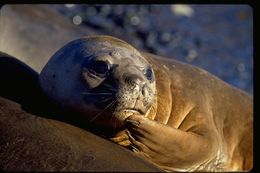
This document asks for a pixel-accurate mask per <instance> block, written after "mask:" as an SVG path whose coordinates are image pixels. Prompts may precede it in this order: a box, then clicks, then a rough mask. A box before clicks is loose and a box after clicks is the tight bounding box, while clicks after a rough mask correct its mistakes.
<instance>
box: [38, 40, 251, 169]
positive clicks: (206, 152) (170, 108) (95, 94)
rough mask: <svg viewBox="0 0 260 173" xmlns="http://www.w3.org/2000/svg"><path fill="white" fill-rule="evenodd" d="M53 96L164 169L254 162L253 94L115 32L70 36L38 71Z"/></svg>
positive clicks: (231, 166)
mask: <svg viewBox="0 0 260 173" xmlns="http://www.w3.org/2000/svg"><path fill="white" fill-rule="evenodd" d="M39 81H40V84H41V86H42V88H43V90H44V91H45V92H46V93H47V95H48V96H50V97H51V98H52V99H54V100H56V101H57V102H58V103H60V104H61V105H63V107H64V108H69V109H71V110H74V111H75V112H79V113H80V114H81V116H82V117H85V119H86V122H87V121H88V122H91V123H93V124H95V125H96V126H98V127H100V128H103V129H106V130H107V131H109V132H111V134H110V135H112V136H110V137H111V138H110V139H111V140H112V141H114V142H116V143H118V144H120V145H122V146H126V147H129V148H131V149H132V150H133V151H134V152H136V154H137V155H139V156H141V157H143V158H146V159H147V160H149V161H151V162H152V163H154V164H155V165H157V166H159V167H161V168H162V169H164V170H166V171H234V170H250V169H251V168H252V154H253V152H252V148H253V146H252V138H253V137H252V136H253V134H252V133H253V129H252V122H253V116H252V114H253V113H252V110H253V103H252V97H251V96H249V95H247V94H246V93H245V92H243V91H241V90H239V89H236V88H234V87H232V86H230V85H228V84H227V83H225V82H223V81H222V80H220V79H219V78H217V77H215V76H214V75H212V74H210V73H208V72H206V71H204V70H202V69H200V68H197V67H194V66H191V65H188V64H184V63H180V62H178V61H175V60H170V59H165V58H163V57H159V56H156V55H153V54H149V53H144V52H139V51H137V50H136V49H135V48H133V47H132V46H131V45H129V44H127V43H126V42H124V41H122V40H119V39H116V38H114V37H109V36H92V37H85V38H82V39H78V40H75V41H72V42H70V43H68V44H67V45H65V46H64V47H63V48H61V49H60V50H59V51H58V52H57V53H55V54H54V55H53V57H52V58H51V60H50V61H49V62H48V63H47V65H46V66H45V67H44V69H43V70H42V72H41V74H40V78H39Z"/></svg>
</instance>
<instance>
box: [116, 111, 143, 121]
mask: <svg viewBox="0 0 260 173" xmlns="http://www.w3.org/2000/svg"><path fill="white" fill-rule="evenodd" d="M131 115H139V116H144V115H145V113H144V112H143V111H142V110H140V109H133V108H127V109H126V108H125V109H120V110H118V111H116V117H117V119H118V120H119V121H122V122H123V121H124V120H125V119H126V118H128V117H129V116H131Z"/></svg>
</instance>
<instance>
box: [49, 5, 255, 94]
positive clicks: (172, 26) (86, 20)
mask: <svg viewBox="0 0 260 173" xmlns="http://www.w3.org/2000/svg"><path fill="white" fill-rule="evenodd" d="M50 8H56V9H57V10H58V11H59V12H60V13H61V14H62V15H67V16H68V17H69V18H71V19H72V21H73V23H74V24H75V25H79V24H80V25H81V26H85V27H92V28H94V29H96V30H97V32H99V33H101V34H103V33H111V34H110V35H114V36H117V37H120V38H123V39H124V40H126V41H128V42H132V43H133V44H135V45H134V46H135V47H137V48H139V49H142V50H144V51H148V52H151V53H159V54H161V55H162V54H163V55H164V56H167V57H175V58H176V59H177V60H180V61H183V62H188V63H191V64H194V65H197V66H199V67H202V68H204V69H205V70H207V71H209V72H211V73H213V74H215V75H217V76H218V77H220V78H222V79H223V80H225V81H226V82H228V83H230V84H232V85H234V86H237V87H239V88H241V89H243V90H245V91H247V92H249V93H253V33H252V32H253V11H252V9H251V8H250V7H248V6H247V5H186V4H185V5H184V4H175V5H112V4H109V5H107V4H104V5H84V4H65V5H54V6H52V5H50ZM79 14H80V15H79ZM205 14H206V15H205ZM241 33H243V34H241ZM198 57H199V58H198ZM236 62H239V63H236Z"/></svg>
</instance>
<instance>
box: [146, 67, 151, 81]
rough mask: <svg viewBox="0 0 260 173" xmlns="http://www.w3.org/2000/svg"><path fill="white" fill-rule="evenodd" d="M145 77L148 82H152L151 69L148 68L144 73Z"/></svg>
mask: <svg viewBox="0 0 260 173" xmlns="http://www.w3.org/2000/svg"><path fill="white" fill-rule="evenodd" d="M145 76H146V78H147V79H148V80H152V79H153V71H152V69H151V67H148V68H147V69H146V71H145Z"/></svg>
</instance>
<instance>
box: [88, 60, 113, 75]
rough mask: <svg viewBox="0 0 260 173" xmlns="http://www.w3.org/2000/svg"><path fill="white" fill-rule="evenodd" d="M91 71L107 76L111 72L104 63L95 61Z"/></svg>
mask: <svg viewBox="0 0 260 173" xmlns="http://www.w3.org/2000/svg"><path fill="white" fill-rule="evenodd" d="M91 70H93V71H94V72H96V73H98V74H105V73H107V71H108V70H109V66H108V64H107V63H106V62H104V61H95V62H94V63H93V64H92V66H91Z"/></svg>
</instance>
